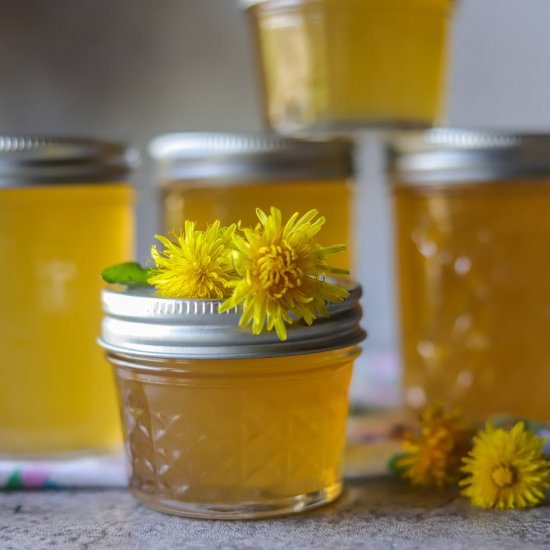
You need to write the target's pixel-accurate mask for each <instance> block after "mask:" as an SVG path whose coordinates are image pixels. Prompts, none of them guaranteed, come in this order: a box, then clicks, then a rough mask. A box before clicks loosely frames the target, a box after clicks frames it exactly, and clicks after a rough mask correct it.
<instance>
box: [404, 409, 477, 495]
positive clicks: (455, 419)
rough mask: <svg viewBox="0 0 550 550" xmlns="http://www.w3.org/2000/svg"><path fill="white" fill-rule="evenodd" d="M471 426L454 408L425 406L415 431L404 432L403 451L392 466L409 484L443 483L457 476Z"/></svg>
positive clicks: (453, 481) (434, 484)
mask: <svg viewBox="0 0 550 550" xmlns="http://www.w3.org/2000/svg"><path fill="white" fill-rule="evenodd" d="M472 435H473V430H472V429H471V427H470V426H469V424H468V423H467V422H466V421H465V420H464V419H463V418H462V417H461V415H460V413H459V412H458V411H457V410H451V411H448V410H446V409H445V408H444V407H443V406H442V405H440V404H436V405H433V406H430V407H427V408H426V409H425V410H424V412H423V413H422V414H421V416H420V419H419V427H418V430H416V431H411V432H408V433H407V434H405V436H404V439H403V442H402V448H403V451H404V454H403V455H402V456H400V457H399V459H398V460H397V462H396V464H395V466H396V468H397V469H398V470H399V472H400V475H401V477H402V478H404V479H406V480H408V481H409V482H410V483H411V485H417V486H423V487H431V486H435V487H443V486H444V485H448V484H451V483H455V482H456V481H457V480H458V478H459V477H460V466H461V458H462V457H463V456H464V455H466V453H467V452H468V450H469V449H470V447H471V440H472Z"/></svg>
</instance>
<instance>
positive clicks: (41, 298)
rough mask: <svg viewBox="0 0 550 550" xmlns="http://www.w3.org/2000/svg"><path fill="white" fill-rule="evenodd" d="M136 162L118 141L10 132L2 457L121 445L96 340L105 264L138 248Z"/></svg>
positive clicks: (2, 253)
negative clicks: (133, 171)
mask: <svg viewBox="0 0 550 550" xmlns="http://www.w3.org/2000/svg"><path fill="white" fill-rule="evenodd" d="M133 164H134V160H133V154H131V153H130V152H129V151H128V150H127V149H126V148H125V147H123V146H122V145H119V144H116V143H110V142H104V141H97V140H93V139H67V138H54V137H21V136H0V258H1V261H2V268H1V269H0V327H1V328H0V350H1V351H0V456H17V457H24V456H26V457H37V456H48V457H52V456H53V455H58V456H61V455H65V454H67V453H69V454H72V453H91V452H103V451H108V450H112V449H113V447H118V446H120V444H121V439H122V438H121V433H120V422H119V418H118V413H117V408H116V396H115V388H114V384H113V380H112V376H111V373H110V372H109V368H108V365H107V364H106V362H105V360H104V358H103V357H102V354H101V350H99V349H98V348H97V346H96V344H95V339H96V337H97V333H98V330H99V326H100V323H101V307H100V303H99V294H100V291H101V288H102V286H103V283H102V281H101V278H100V277H99V275H98V274H99V272H100V271H101V270H102V269H103V268H104V267H105V266H107V265H111V264H114V263H120V262H124V261H128V260H129V259H130V258H132V256H133V189H132V187H131V186H130V185H129V184H128V183H125V181H126V179H127V177H128V174H129V171H130V169H131V167H132V165H133Z"/></svg>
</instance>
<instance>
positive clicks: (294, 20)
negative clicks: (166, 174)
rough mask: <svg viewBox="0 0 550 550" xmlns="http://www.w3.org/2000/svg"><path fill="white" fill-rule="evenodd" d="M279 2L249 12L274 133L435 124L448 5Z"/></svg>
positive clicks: (424, 0) (387, 0)
mask: <svg viewBox="0 0 550 550" xmlns="http://www.w3.org/2000/svg"><path fill="white" fill-rule="evenodd" d="M278 4H281V7H278V6H277V5H278ZM284 4H285V2H277V1H276V0H272V1H270V2H266V3H262V4H259V5H258V6H256V7H254V8H253V9H252V17H253V21H254V26H255V30H256V34H257V38H258V44H259V49H260V59H261V62H262V68H263V81H264V91H265V95H266V104H267V105H266V107H267V118H268V120H269V122H270V123H271V125H272V126H273V127H275V128H276V129H277V130H279V131H281V132H295V131H300V130H307V129H331V128H339V127H353V126H370V125H374V126H388V125H390V126H401V127H402V126H426V125H431V124H432V123H433V122H434V121H436V120H437V119H438V117H439V115H440V112H441V109H442V99H443V91H444V73H445V68H446V43H447V34H448V27H449V18H450V11H451V7H452V4H453V2H452V1H451V0H303V1H302V2H301V3H300V4H299V5H298V6H297V7H288V5H287V6H286V7H285V6H284Z"/></svg>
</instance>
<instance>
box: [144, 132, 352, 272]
mask: <svg viewBox="0 0 550 550" xmlns="http://www.w3.org/2000/svg"><path fill="white" fill-rule="evenodd" d="M149 152H150V154H151V156H152V157H153V158H154V159H155V162H156V172H157V179H158V182H159V185H160V188H161V190H162V191H161V192H162V199H163V201H162V204H163V218H164V227H165V230H166V231H168V232H172V231H173V232H176V233H178V232H179V231H180V228H182V227H183V224H184V220H192V221H196V222H198V223H199V225H200V226H202V227H206V225H207V224H208V223H210V222H211V221H212V220H213V219H219V220H220V221H221V222H222V223H223V224H227V225H229V224H231V223H233V222H235V221H238V220H240V221H241V222H242V223H243V224H244V225H245V226H251V227H254V226H255V225H256V224H257V223H258V218H257V216H256V208H261V209H262V210H264V211H266V212H269V208H270V207H271V206H276V207H278V208H280V210H281V212H282V214H283V217H285V218H289V217H290V216H291V215H292V214H293V213H294V212H300V213H302V214H305V213H306V212H307V211H308V210H310V209H311V208H316V209H317V210H319V212H320V214H321V215H322V216H324V217H326V223H325V225H324V226H323V230H322V231H321V232H320V234H319V239H320V241H321V244H324V245H327V246H328V245H333V244H340V243H350V245H351V246H350V248H349V249H347V250H345V251H344V252H342V253H341V254H337V255H336V256H335V257H334V260H333V265H334V266H335V267H340V268H343V269H350V268H351V267H352V265H353V260H354V257H353V256H354V254H353V248H354V247H353V239H352V235H353V232H352V230H351V227H352V219H351V210H352V200H353V190H354V184H353V180H352V175H353V146H352V143H351V142H350V141H346V140H327V141H306V140H299V139H287V138H281V137H277V136H273V135H265V134H237V133H208V132H193V133H177V134H167V135H164V136H159V137H157V138H155V139H154V140H153V141H152V142H151V144H150V145H149Z"/></svg>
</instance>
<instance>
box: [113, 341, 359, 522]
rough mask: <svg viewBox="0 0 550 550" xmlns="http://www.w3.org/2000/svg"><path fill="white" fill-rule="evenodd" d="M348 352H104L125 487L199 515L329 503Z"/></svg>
mask: <svg viewBox="0 0 550 550" xmlns="http://www.w3.org/2000/svg"><path fill="white" fill-rule="evenodd" d="M356 355H357V349H356V348H348V349H347V350H343V351H342V350H341V351H338V352H325V353H320V354H312V355H301V356H296V357H284V358H266V359H244V360H219V361H211V360H196V361H160V362H157V363H155V362H144V361H140V363H139V364H138V363H133V364H128V363H125V362H124V360H122V359H121V358H117V357H116V356H112V357H111V360H112V361H113V362H114V364H115V365H117V367H116V369H115V370H116V374H117V379H118V387H119V392H120V398H121V407H122V417H123V420H124V424H125V436H126V449H127V452H128V454H129V459H130V464H131V482H130V486H131V489H132V491H133V493H134V494H135V496H136V497H137V498H138V499H139V500H141V501H143V502H145V503H146V504H148V505H150V506H153V507H155V508H159V509H161V510H164V511H168V512H173V513H179V514H182V515H195V516H201V517H224V515H225V517H227V516H228V515H230V514H232V517H255V516H259V515H277V514H278V513H281V512H282V511H284V510H286V511H287V512H289V511H292V509H293V506H297V505H298V504H299V503H300V502H310V500H309V499H311V500H313V501H315V499H318V501H317V504H319V503H323V502H329V501H331V500H334V499H335V498H336V497H337V496H338V494H339V493H340V490H341V476H342V460H343V451H344V443H345V424H346V416H347V409H348V399H347V390H348V385H349V380H350V376H351V370H352V360H353V358H354V357H355V356H356ZM247 513H248V515H246V514H247Z"/></svg>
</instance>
